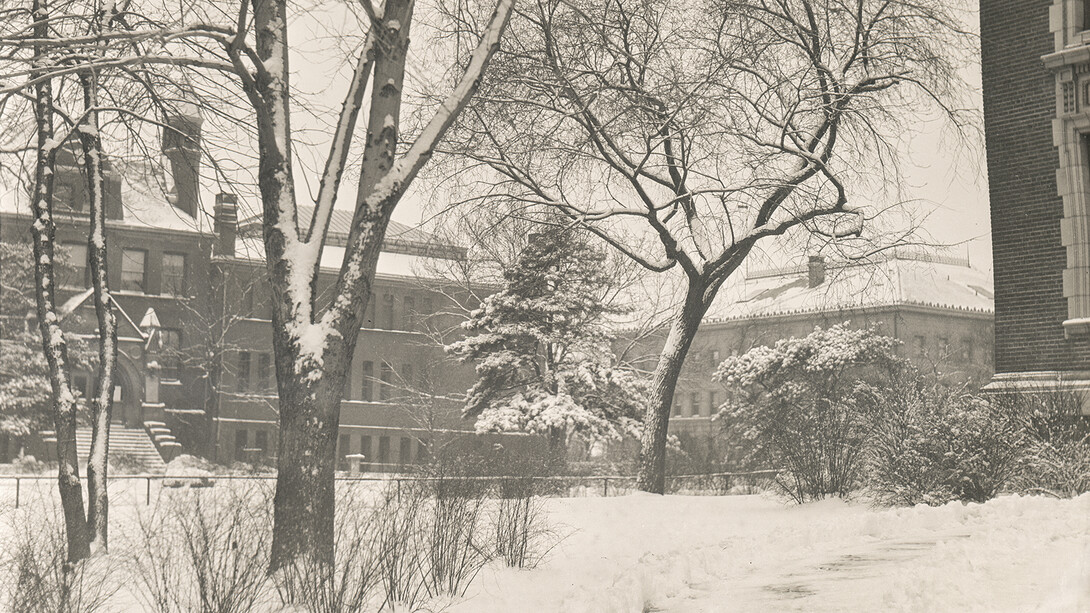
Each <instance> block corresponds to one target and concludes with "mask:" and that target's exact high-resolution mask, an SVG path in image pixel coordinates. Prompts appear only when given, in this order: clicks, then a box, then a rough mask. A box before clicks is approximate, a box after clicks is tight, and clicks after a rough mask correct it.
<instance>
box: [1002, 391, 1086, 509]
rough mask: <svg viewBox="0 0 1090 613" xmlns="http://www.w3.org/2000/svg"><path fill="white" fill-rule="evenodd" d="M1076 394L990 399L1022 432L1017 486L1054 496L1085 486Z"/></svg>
mask: <svg viewBox="0 0 1090 613" xmlns="http://www.w3.org/2000/svg"><path fill="white" fill-rule="evenodd" d="M1082 400H1083V399H1082V397H1081V396H1080V395H1079V394H1077V393H1073V392H1072V393H1065V392H1051V393H1045V392H1040V393H1034V394H1019V395H1014V394H1011V395H1002V396H994V397H992V398H991V401H992V402H993V404H995V405H996V406H997V407H1000V408H1001V409H1002V410H1003V411H1004V412H1005V413H1006V414H1008V415H1009V416H1010V417H1011V418H1012V419H1014V420H1016V421H1017V422H1018V424H1019V425H1020V426H1021V428H1022V430H1023V432H1024V434H1025V445H1024V450H1025V454H1024V457H1023V461H1022V465H1023V470H1022V473H1021V475H1020V478H1019V480H1018V488H1019V489H1020V490H1022V491H1026V492H1031V493H1032V492H1047V493H1050V494H1052V495H1055V496H1060V497H1073V496H1078V495H1079V494H1082V493H1084V492H1087V491H1090V417H1087V416H1085V415H1081V408H1082V404H1083V403H1082Z"/></svg>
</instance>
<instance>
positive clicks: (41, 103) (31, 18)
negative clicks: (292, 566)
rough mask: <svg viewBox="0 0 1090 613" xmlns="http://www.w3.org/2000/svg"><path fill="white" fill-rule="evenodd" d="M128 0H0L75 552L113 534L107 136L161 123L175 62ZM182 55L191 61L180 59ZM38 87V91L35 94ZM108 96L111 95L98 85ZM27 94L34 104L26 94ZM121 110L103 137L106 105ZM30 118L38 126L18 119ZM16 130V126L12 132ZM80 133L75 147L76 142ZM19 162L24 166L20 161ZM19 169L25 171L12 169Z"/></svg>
mask: <svg viewBox="0 0 1090 613" xmlns="http://www.w3.org/2000/svg"><path fill="white" fill-rule="evenodd" d="M131 5H132V2H105V1H102V0H98V1H94V2H75V1H72V0H58V1H56V2H50V1H48V0H36V1H34V2H32V3H29V4H28V5H21V6H18V7H15V8H11V9H4V10H3V12H2V13H0V15H2V16H3V17H4V26H5V27H3V28H2V29H0V60H2V62H3V64H2V65H3V68H4V73H5V75H6V76H7V80H5V81H4V82H3V83H0V115H2V118H3V121H4V124H5V128H7V134H6V135H5V136H6V138H5V141H8V142H16V143H18V142H19V139H20V138H23V139H26V140H32V141H33V143H32V144H30V143H28V144H26V145H23V146H18V147H15V148H13V149H11V150H5V151H3V153H11V154H14V155H16V156H17V157H18V158H19V159H20V161H23V160H25V159H26V158H28V157H30V158H33V159H34V165H33V167H34V171H33V173H32V175H33V176H32V178H31V179H30V180H29V181H28V182H29V183H30V184H31V189H30V190H29V191H30V194H31V210H32V213H33V216H34V219H35V220H34V222H33V223H32V225H31V234H32V236H33V238H34V244H35V267H36V274H35V282H36V285H37V294H38V296H37V303H38V311H39V317H38V319H39V325H40V327H41V331H42V337H43V341H42V342H43V349H44V353H45V356H46V360H47V362H48V364H49V370H50V379H51V387H52V396H53V405H54V414H55V418H54V422H55V423H54V426H55V428H56V435H57V451H58V458H59V466H60V467H59V480H60V491H61V497H62V501H63V508H64V512H65V521H66V529H67V532H68V539H69V543H68V544H69V554H68V555H69V559H70V560H72V561H75V560H78V559H80V558H82V557H84V556H86V555H88V554H89V553H93V552H95V551H100V550H105V549H106V547H107V543H108V538H107V537H108V525H109V521H108V507H109V500H108V493H107V492H108V489H107V486H106V478H107V467H108V462H107V460H108V455H109V429H110V416H111V412H112V405H113V390H114V383H115V380H116V371H117V362H116V357H117V326H116V317H115V314H114V312H113V306H112V298H111V297H110V288H109V285H108V282H107V280H108V277H109V275H108V270H107V260H108V258H107V234H106V208H107V203H106V188H105V173H106V168H107V166H108V165H109V162H108V161H107V154H106V151H105V148H104V145H103V141H104V138H110V137H116V138H125V137H128V138H131V139H132V140H133V141H136V142H139V141H142V140H143V138H144V137H145V136H146V135H145V134H143V133H142V126H144V125H147V124H150V125H154V126H158V125H162V122H161V121H160V120H159V119H158V117H159V114H157V112H158V111H161V110H162V109H161V108H159V106H157V105H156V104H154V103H152V104H148V103H147V102H146V100H147V99H151V100H153V101H155V100H156V99H157V96H158V94H159V92H157V91H156V90H155V84H154V83H153V82H152V81H151V80H149V77H151V76H154V75H152V73H150V72H149V71H148V70H147V69H146V66H144V65H143V64H145V63H146V64H147V65H152V66H154V65H170V64H171V63H172V62H171V61H168V59H167V58H164V57H163V56H160V55H156V54H155V53H154V52H148V51H147V50H145V49H144V48H143V45H142V42H141V41H144V40H146V39H147V38H148V37H149V36H148V31H149V30H150V31H151V32H153V33H158V34H163V32H164V26H163V25H161V24H160V23H159V22H156V21H154V20H148V19H146V18H144V17H142V16H141V17H139V19H138V20H139V21H141V22H142V23H144V24H145V25H146V26H147V27H146V28H144V29H141V30H134V29H133V28H132V27H131V25H130V23H129V21H130V20H132V19H134V18H136V17H137V14H136V13H134V12H131V11H130V10H129V9H130V8H131ZM183 63H184V60H183ZM31 92H33V96H31V95H30V94H31ZM104 93H105V94H106V98H107V99H106V100H103V99H102V94H104ZM27 99H30V104H29V105H27V104H23V102H24V101H26V100H27ZM106 113H110V114H111V115H113V116H115V117H116V118H118V119H117V120H115V121H114V124H115V125H114V126H113V128H112V130H110V131H109V132H110V134H109V135H108V136H104V120H103V115H104V114H106ZM28 115H32V116H33V117H34V118H35V122H34V126H35V129H34V132H33V134H32V135H29V134H26V133H25V130H23V129H21V125H22V124H23V123H25V120H26V117H27V116H28ZM10 135H14V136H10ZM70 141H74V142H78V147H76V146H70V145H69V143H70ZM61 150H64V151H63V154H64V155H65V156H72V157H74V161H75V163H76V164H77V165H78V166H79V168H80V171H81V173H82V175H83V177H84V180H85V181H86V192H87V196H88V212H89V227H88V232H87V247H88V248H87V259H88V268H89V269H90V273H91V275H90V276H91V286H92V289H91V293H92V294H93V296H94V306H95V311H96V316H97V320H98V330H97V334H98V368H97V382H96V386H95V388H96V392H95V394H94V397H93V398H91V403H90V404H91V426H92V427H91V432H92V434H91V449H90V457H89V458H88V469H87V473H88V502H87V507H86V514H84V504H83V496H82V484H81V482H80V478H79V472H78V465H77V458H76V446H75V429H76V414H75V406H76V405H75V401H74V394H73V390H72V387H71V381H70V376H71V372H70V369H69V365H70V364H69V357H68V348H67V345H66V343H65V342H64V337H63V336H62V335H61V329H60V324H61V319H62V318H63V315H64V314H63V313H60V312H59V311H58V307H57V305H56V301H55V295H54V291H55V286H56V281H57V269H56V266H55V262H56V259H55V255H56V254H55V253H54V244H55V240H54V237H55V221H54V216H53V178H54V174H55V170H56V161H57V156H58V153H59V152H60V151H61ZM17 166H18V165H17ZM14 178H15V179H16V180H17V181H18V180H19V179H20V178H25V177H20V176H19V175H18V173H17V174H16V176H15V177H14Z"/></svg>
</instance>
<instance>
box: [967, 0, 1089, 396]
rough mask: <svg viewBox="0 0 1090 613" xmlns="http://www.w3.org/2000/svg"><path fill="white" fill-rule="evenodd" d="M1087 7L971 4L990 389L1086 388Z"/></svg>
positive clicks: (998, 0)
mask: <svg viewBox="0 0 1090 613" xmlns="http://www.w3.org/2000/svg"><path fill="white" fill-rule="evenodd" d="M1084 4H1085V2H1084V0H981V2H980V28H981V29H980V33H981V61H982V71H983V87H984V125H985V133H986V145H987V159H988V181H989V189H990V199H991V220H992V244H993V251H994V267H995V334H996V341H995V342H996V351H995V370H996V374H995V377H994V379H993V381H992V383H991V384H990V385H989V386H988V389H992V390H1010V389H1045V390H1057V389H1067V390H1088V389H1090V217H1088V216H1087V213H1088V211H1087V206H1088V204H1090V155H1088V149H1087V134H1088V133H1090V46H1088V43H1090V32H1088V30H1090V10H1087V9H1088V8H1090V7H1086V6H1084ZM1084 410H1085V407H1084Z"/></svg>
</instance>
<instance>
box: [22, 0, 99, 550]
mask: <svg viewBox="0 0 1090 613" xmlns="http://www.w3.org/2000/svg"><path fill="white" fill-rule="evenodd" d="M33 15H34V20H35V24H34V36H35V37H36V38H38V39H39V40H45V39H46V38H48V37H49V26H48V23H49V22H48V17H49V7H48V4H47V2H46V0H35V2H34V4H33ZM35 53H36V54H37V55H40V54H41V51H40V50H39V49H35ZM38 61H39V60H37V59H36V60H35V64H38ZM34 118H35V121H36V123H37V133H38V134H37V136H38V143H37V146H38V151H37V155H36V159H35V165H34V186H33V193H32V194H31V197H30V201H31V209H32V211H33V213H34V218H35V219H34V223H32V224H31V227H30V233H31V236H32V237H33V239H34V281H35V284H34V285H35V299H36V301H37V306H38V327H39V329H40V331H41V334H42V351H43V353H44V354H45V359H46V363H47V364H48V366H49V383H50V387H51V388H52V395H53V426H54V429H55V431H56V437H57V489H58V490H59V493H60V497H61V508H62V510H63V512H64V526H65V534H66V536H67V540H68V543H67V544H68V555H67V560H68V562H70V563H72V562H77V561H79V560H82V559H83V558H86V557H87V556H88V555H89V554H90V538H89V535H88V532H87V517H86V516H85V515H84V506H83V486H82V484H81V483H80V478H79V464H78V462H77V459H76V399H75V396H74V395H73V393H72V387H71V384H70V381H69V372H70V370H69V366H68V346H67V344H66V343H65V340H64V334H63V332H62V331H61V327H60V318H59V317H58V316H57V308H56V300H55V296H54V288H55V281H56V278H55V275H54V266H53V258H54V249H53V246H54V238H55V236H56V226H55V224H54V223H53V176H54V173H53V171H54V166H55V164H54V162H55V160H56V147H57V143H55V142H54V140H53V139H54V132H53V86H52V82H51V81H50V80H49V79H43V80H42V81H40V82H39V83H38V84H37V85H36V86H35V88H34Z"/></svg>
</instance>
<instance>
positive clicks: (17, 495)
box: [15, 477, 21, 509]
mask: <svg viewBox="0 0 1090 613" xmlns="http://www.w3.org/2000/svg"><path fill="white" fill-rule="evenodd" d="M20 481H21V479H19V477H16V478H15V508H16V509H18V508H19V482H20Z"/></svg>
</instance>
